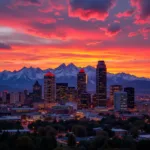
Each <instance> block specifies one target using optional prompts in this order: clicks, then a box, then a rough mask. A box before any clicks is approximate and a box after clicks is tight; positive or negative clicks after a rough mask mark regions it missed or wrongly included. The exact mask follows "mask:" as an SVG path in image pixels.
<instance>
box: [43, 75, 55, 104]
mask: <svg viewBox="0 0 150 150" xmlns="http://www.w3.org/2000/svg"><path fill="white" fill-rule="evenodd" d="M55 95H56V94H55V75H54V74H52V73H51V72H48V73H46V74H45V75H44V100H45V101H46V102H49V103H51V102H55V99H56V97H55Z"/></svg>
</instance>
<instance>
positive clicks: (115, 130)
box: [111, 128, 127, 132]
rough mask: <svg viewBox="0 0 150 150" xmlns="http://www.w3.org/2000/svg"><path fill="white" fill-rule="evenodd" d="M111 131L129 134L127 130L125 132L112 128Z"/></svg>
mask: <svg viewBox="0 0 150 150" xmlns="http://www.w3.org/2000/svg"><path fill="white" fill-rule="evenodd" d="M111 131H113V132H127V130H124V129H115V128H112V129H111Z"/></svg>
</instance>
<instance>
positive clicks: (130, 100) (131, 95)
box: [124, 87, 135, 109]
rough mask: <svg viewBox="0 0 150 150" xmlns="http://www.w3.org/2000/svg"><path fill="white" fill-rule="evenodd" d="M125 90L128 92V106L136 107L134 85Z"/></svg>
mask: <svg viewBox="0 0 150 150" xmlns="http://www.w3.org/2000/svg"><path fill="white" fill-rule="evenodd" d="M124 91H125V92H127V106H128V108H131V109H132V108H134V99H135V92H134V88H133V87H126V88H124Z"/></svg>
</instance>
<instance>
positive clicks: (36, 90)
mask: <svg viewBox="0 0 150 150" xmlns="http://www.w3.org/2000/svg"><path fill="white" fill-rule="evenodd" d="M41 99H42V86H41V85H40V84H39V82H38V81H36V82H35V84H34V85H33V102H39V101H41Z"/></svg>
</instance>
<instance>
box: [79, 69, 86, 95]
mask: <svg viewBox="0 0 150 150" xmlns="http://www.w3.org/2000/svg"><path fill="white" fill-rule="evenodd" d="M77 92H78V97H79V98H80V97H81V94H82V93H85V92H86V73H85V71H84V69H81V70H80V71H79V73H78V74H77Z"/></svg>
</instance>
